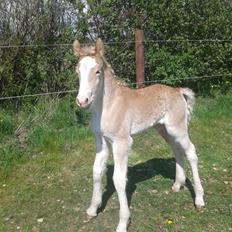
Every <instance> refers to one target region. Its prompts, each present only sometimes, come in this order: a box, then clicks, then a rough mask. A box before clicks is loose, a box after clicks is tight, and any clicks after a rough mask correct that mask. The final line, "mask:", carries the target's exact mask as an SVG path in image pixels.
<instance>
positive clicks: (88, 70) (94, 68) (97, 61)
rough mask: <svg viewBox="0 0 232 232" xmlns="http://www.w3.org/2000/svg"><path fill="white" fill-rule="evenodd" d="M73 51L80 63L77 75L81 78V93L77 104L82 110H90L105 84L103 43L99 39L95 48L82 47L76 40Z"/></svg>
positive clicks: (77, 67)
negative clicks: (100, 87)
mask: <svg viewBox="0 0 232 232" xmlns="http://www.w3.org/2000/svg"><path fill="white" fill-rule="evenodd" d="M73 50H74V54H75V56H76V57H78V58H79V62H78V64H77V66H76V73H77V74H78V76H79V79H80V84H79V92H78V95H77V100H76V101H77V104H78V105H79V106H80V107H82V108H88V107H90V106H91V103H93V101H94V100H95V98H96V95H97V94H98V90H99V86H100V85H101V83H103V65H104V63H103V59H102V57H103V52H104V49H103V42H102V41H101V39H98V40H97V42H96V45H95V47H81V45H80V42H79V41H78V40H75V42H74V43H73Z"/></svg>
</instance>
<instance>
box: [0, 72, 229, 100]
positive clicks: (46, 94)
mask: <svg viewBox="0 0 232 232" xmlns="http://www.w3.org/2000/svg"><path fill="white" fill-rule="evenodd" d="M223 76H231V77H232V74H230V73H228V74H217V75H211V76H209V75H204V76H193V77H186V78H173V79H168V80H151V81H144V82H140V83H137V82H132V83H126V86H135V85H138V84H152V83H168V84H170V82H173V81H184V80H191V81H195V80H200V79H204V78H210V79H211V78H215V77H223ZM75 92H77V89H73V90H63V91H56V92H47V93H36V94H26V95H18V96H6V97H0V100H2V101H3V100H12V99H20V98H27V97H40V96H48V95H53V94H58V95H59V94H63V93H75Z"/></svg>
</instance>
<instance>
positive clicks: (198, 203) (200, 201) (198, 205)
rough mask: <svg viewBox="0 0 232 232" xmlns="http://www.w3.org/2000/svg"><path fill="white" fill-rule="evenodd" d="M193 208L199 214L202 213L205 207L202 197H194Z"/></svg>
mask: <svg viewBox="0 0 232 232" xmlns="http://www.w3.org/2000/svg"><path fill="white" fill-rule="evenodd" d="M195 206H196V210H197V211H199V212H202V211H203V209H204V206H205V202H204V200H203V197H196V199H195Z"/></svg>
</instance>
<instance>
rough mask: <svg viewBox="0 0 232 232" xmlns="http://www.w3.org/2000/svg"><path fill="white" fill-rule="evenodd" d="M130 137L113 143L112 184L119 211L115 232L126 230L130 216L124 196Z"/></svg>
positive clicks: (124, 231)
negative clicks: (116, 195)
mask: <svg viewBox="0 0 232 232" xmlns="http://www.w3.org/2000/svg"><path fill="white" fill-rule="evenodd" d="M131 143H132V139H131V138H126V139H125V140H120V141H115V142H114V143H113V156H114V174H113V181H114V186H115V189H116V191H117V194H118V199H119V204H120V212H119V224H118V227H117V232H126V231H127V226H128V223H129V218H130V211H129V207H128V201H127V196H126V181H127V163H128V154H127V153H128V150H129V148H130V146H131Z"/></svg>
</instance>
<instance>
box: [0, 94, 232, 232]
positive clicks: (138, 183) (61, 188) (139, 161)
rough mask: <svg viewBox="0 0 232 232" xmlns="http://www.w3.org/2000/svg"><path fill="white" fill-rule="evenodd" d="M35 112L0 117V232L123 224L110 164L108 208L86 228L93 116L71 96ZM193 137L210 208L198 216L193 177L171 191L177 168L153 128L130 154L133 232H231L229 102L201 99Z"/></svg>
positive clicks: (103, 230)
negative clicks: (91, 120)
mask: <svg viewBox="0 0 232 232" xmlns="http://www.w3.org/2000/svg"><path fill="white" fill-rule="evenodd" d="M38 105H39V106H36V107H33V108H31V109H30V110H27V111H24V110H21V111H19V112H13V111H12V110H10V109H6V110H2V112H1V113H0V139H1V140H0V141H1V142H0V153H1V154H0V164H1V167H0V205H1V207H0V231H4V232H5V231H9V232H10V231H14V232H15V231H23V232H26V231H30V232H37V231H41V232H61V231H62V232H64V231H67V232H68V231H70V232H74V231H75V232H76V231H78V232H79V231H80V232H81V231H83V232H91V231H95V232H96V231H97V232H98V231H99V232H107V231H114V230H115V228H116V226H117V223H118V212H119V205H118V200H117V195H116V193H115V190H114V187H113V183H112V180H111V178H112V172H113V162H112V158H111V159H110V160H109V162H108V169H107V172H106V176H105V178H104V194H103V205H102V208H101V209H100V212H99V215H98V217H96V218H94V219H93V220H91V221H87V218H86V214H85V211H86V208H87V207H88V205H89V203H90V199H91V192H92V164H93V161H94V138H93V136H92V134H91V132H90V130H89V129H88V126H87V125H86V121H88V115H87V114H83V113H82V112H80V111H79V110H77V108H76V106H74V103H73V99H72V97H70V98H67V99H64V100H57V99H56V100H53V101H52V102H49V103H47V102H42V103H41V102H40V103H39V104H38ZM190 135H191V139H192V141H193V143H194V144H195V145H196V147H197V151H198V154H199V170H200V175H201V178H202V182H203V187H204V189H205V201H206V207H205V208H204V210H203V211H201V212H199V211H196V210H195V208H194V203H193V192H192V185H191V173H190V170H189V168H188V165H187V163H186V170H187V177H188V178H189V179H188V180H187V183H186V187H185V188H183V189H182V190H181V191H180V192H179V193H173V192H171V191H170V189H171V186H172V183H173V179H174V175H175V163H174V159H173V156H172V152H171V150H170V149H169V147H168V146H167V145H166V144H165V142H164V141H163V140H162V139H161V138H160V137H159V136H158V135H157V133H156V132H155V131H154V130H153V129H150V130H148V131H146V132H144V133H142V134H140V135H138V136H136V137H135V138H134V144H133V147H132V150H131V152H130V154H129V169H128V185H127V194H128V199H129V202H130V208H131V213H132V218H131V225H130V227H129V229H128V231H129V232H132V231H133V232H135V231H139V232H153V231H200V232H201V231H210V232H211V231H220V232H222V231H225V232H227V231H232V222H231V218H232V136H231V135H232V99H231V97H229V96H224V97H217V98H215V99H201V98H199V99H197V104H196V107H195V111H194V113H193V117H192V120H191V123H190Z"/></svg>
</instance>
